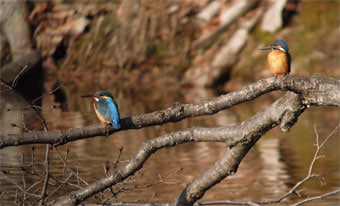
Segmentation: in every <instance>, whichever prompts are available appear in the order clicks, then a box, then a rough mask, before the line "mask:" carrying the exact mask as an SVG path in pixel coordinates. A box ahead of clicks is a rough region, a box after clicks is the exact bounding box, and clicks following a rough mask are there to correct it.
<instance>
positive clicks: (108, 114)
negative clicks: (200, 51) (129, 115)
mask: <svg viewBox="0 0 340 206" xmlns="http://www.w3.org/2000/svg"><path fill="white" fill-rule="evenodd" d="M97 110H98V113H100V115H101V116H102V118H103V119H104V120H106V121H110V122H111V124H112V126H113V127H114V128H116V129H119V128H120V115H119V110H118V105H117V104H116V102H114V101H113V100H112V99H111V98H104V99H100V100H99V102H98V103H97Z"/></svg>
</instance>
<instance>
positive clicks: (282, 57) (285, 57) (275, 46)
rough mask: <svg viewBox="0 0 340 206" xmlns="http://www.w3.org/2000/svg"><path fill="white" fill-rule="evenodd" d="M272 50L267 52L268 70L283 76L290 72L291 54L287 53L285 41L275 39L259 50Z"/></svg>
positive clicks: (287, 48)
mask: <svg viewBox="0 0 340 206" xmlns="http://www.w3.org/2000/svg"><path fill="white" fill-rule="evenodd" d="M269 49H270V50H272V51H271V52H269V54H268V63H269V67H270V70H271V71H272V72H273V73H274V75H275V76H278V75H281V76H282V77H284V76H285V75H287V74H289V72H290V63H291V60H292V58H291V56H290V54H289V47H288V44H287V42H285V41H283V40H276V41H274V42H273V43H272V44H271V45H270V46H267V47H264V48H261V49H259V50H269Z"/></svg>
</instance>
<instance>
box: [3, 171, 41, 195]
mask: <svg viewBox="0 0 340 206" xmlns="http://www.w3.org/2000/svg"><path fill="white" fill-rule="evenodd" d="M0 175H1V176H2V177H4V178H5V179H6V180H7V181H9V182H11V183H12V184H13V185H14V186H16V187H17V188H18V189H19V190H21V191H22V192H26V194H29V195H31V196H33V197H40V196H39V195H37V194H33V193H29V192H27V191H26V190H25V189H24V188H22V187H21V186H20V185H18V184H17V183H16V182H14V181H13V180H12V179H10V178H8V177H7V176H6V175H5V174H4V173H3V172H0Z"/></svg>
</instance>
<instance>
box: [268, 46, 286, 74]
mask: <svg viewBox="0 0 340 206" xmlns="http://www.w3.org/2000/svg"><path fill="white" fill-rule="evenodd" d="M268 63H269V66H270V70H271V71H272V72H273V73H274V75H275V76H277V75H282V76H284V75H286V74H288V72H289V68H288V67H289V65H288V64H289V62H288V57H287V55H286V54H285V53H284V52H282V51H280V50H273V51H271V52H270V53H269V54H268Z"/></svg>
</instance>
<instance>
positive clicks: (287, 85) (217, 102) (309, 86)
mask: <svg viewBox="0 0 340 206" xmlns="http://www.w3.org/2000/svg"><path fill="white" fill-rule="evenodd" d="M320 85H324V86H320ZM273 90H289V91H293V92H294V93H297V94H299V95H300V99H301V101H302V103H303V104H304V105H306V106H309V105H319V106H336V107H340V80H337V79H332V78H326V77H320V76H318V77H311V78H306V77H298V76H292V75H290V76H286V77H284V78H275V77H271V78H267V79H263V80H259V81H257V82H255V83H253V84H250V85H248V86H244V87H242V88H241V89H239V90H238V91H234V92H230V93H228V94H225V95H221V96H219V97H216V98H213V99H211V100H209V101H204V102H200V103H193V104H179V103H177V104H174V106H172V107H170V108H168V109H164V110H160V111H155V112H152V113H148V114H142V115H137V116H133V117H128V118H122V119H121V125H122V130H127V129H140V128H143V127H148V126H154V125H160V124H164V123H167V122H178V121H180V120H182V119H185V118H189V117H197V116H203V115H212V114H216V113H218V112H219V111H222V110H224V109H227V108H229V107H232V106H234V105H236V104H240V103H243V102H246V101H250V100H253V99H255V98H257V97H259V96H261V95H263V94H265V93H268V92H271V91H273ZM286 126H287V125H286ZM281 128H282V129H283V130H284V131H287V128H289V126H287V128H285V126H284V125H283V126H281ZM114 132H117V130H115V129H114V128H113V127H110V126H109V125H102V124H101V125H93V126H86V127H82V128H71V129H66V130H62V131H50V132H41V131H38V132H31V133H24V134H2V135H1V136H0V148H4V147H8V146H16V145H24V144H52V145H54V146H57V145H62V144H65V143H68V142H72V141H76V140H79V139H85V138H90V137H95V136H108V135H110V134H113V133H114Z"/></svg>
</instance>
